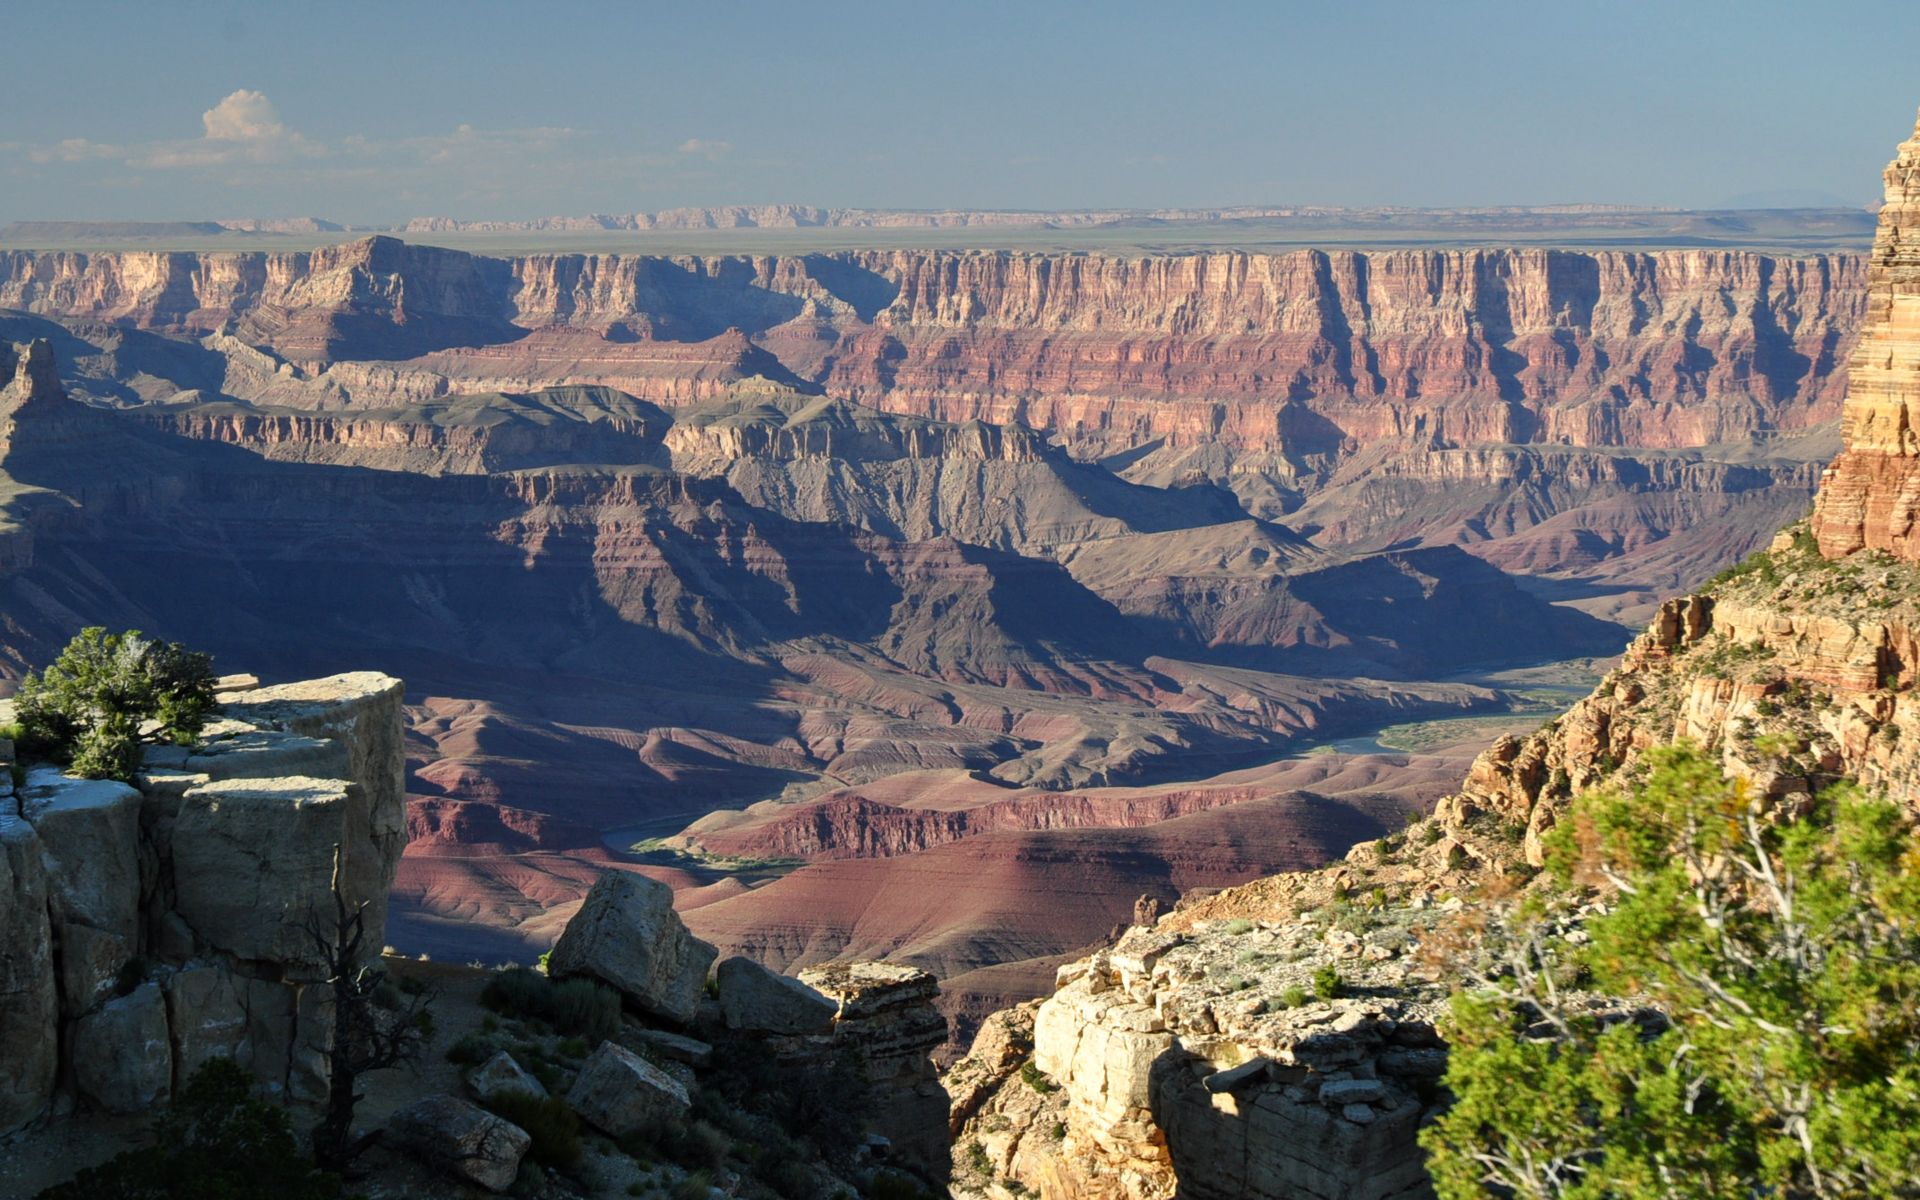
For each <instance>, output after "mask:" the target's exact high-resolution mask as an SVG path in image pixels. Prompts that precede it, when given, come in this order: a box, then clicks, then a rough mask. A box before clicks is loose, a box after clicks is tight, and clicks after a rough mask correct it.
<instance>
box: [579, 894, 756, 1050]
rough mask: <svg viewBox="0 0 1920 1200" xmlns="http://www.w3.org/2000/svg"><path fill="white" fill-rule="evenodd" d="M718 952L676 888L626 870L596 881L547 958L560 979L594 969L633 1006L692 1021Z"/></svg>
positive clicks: (680, 1020)
mask: <svg viewBox="0 0 1920 1200" xmlns="http://www.w3.org/2000/svg"><path fill="white" fill-rule="evenodd" d="M717 953H718V951H716V950H715V949H714V948H713V947H712V946H709V945H708V944H707V943H705V942H703V941H701V940H700V939H699V938H697V937H694V936H693V935H692V934H691V933H688V932H687V927H686V926H685V925H684V924H682V923H681V921H680V916H679V914H678V913H676V912H674V911H673V889H671V888H669V887H668V886H667V885H666V884H664V883H659V882H657V881H655V880H652V879H648V878H647V877H646V876H644V875H635V874H631V873H629V872H626V871H608V872H606V873H605V874H603V875H601V876H600V878H599V879H598V880H597V881H595V883H594V885H593V890H591V891H589V892H588V893H587V898H586V900H585V901H584V902H582V904H581V905H580V911H579V912H577V913H575V914H574V916H573V919H572V920H571V921H568V922H567V927H566V929H565V930H563V931H562V932H561V934H560V940H559V941H558V942H556V943H555V944H554V947H553V953H552V954H550V955H549V956H548V958H547V971H548V972H549V973H550V974H551V975H553V976H554V977H555V978H562V977H565V976H568V975H590V976H593V977H595V978H598V979H602V980H605V981H606V982H607V983H610V984H612V985H613V986H614V987H616V988H618V989H620V991H621V992H622V993H623V994H624V995H625V996H626V997H627V999H628V1000H630V1001H631V1002H632V1003H633V1004H634V1005H635V1006H636V1007H638V1008H640V1009H642V1010H643V1011H645V1012H649V1013H652V1014H653V1015H654V1016H658V1017H665V1018H667V1019H668V1020H671V1021H678V1022H680V1023H681V1024H686V1023H687V1022H689V1021H691V1020H693V1015H694V1013H695V1011H696V1010H697V1009H698V1008H699V1006H700V997H701V996H702V994H703V993H704V992H705V990H706V985H707V968H709V967H711V966H712V965H713V960H714V957H715V956H716V954H717Z"/></svg>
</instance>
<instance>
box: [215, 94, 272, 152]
mask: <svg viewBox="0 0 1920 1200" xmlns="http://www.w3.org/2000/svg"><path fill="white" fill-rule="evenodd" d="M200 123H201V124H202V125H204V126H206V128H207V140H208V141H211V142H263V141H275V140H277V139H279V138H283V137H285V136H286V135H287V127H286V126H285V125H282V124H281V123H280V114H279V112H277V111H276V110H275V109H274V107H273V101H271V100H269V99H267V97H266V94H265V93H263V92H253V91H248V90H247V89H246V88H241V89H240V90H239V91H237V92H231V93H229V94H228V95H227V98H226V99H224V100H222V101H220V103H218V104H216V105H214V106H213V107H212V108H210V109H208V110H207V111H206V112H203V113H201V114H200Z"/></svg>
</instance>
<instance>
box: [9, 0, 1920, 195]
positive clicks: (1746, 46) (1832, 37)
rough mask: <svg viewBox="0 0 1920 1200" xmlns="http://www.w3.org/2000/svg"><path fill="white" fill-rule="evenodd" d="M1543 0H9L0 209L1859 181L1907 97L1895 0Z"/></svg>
mask: <svg viewBox="0 0 1920 1200" xmlns="http://www.w3.org/2000/svg"><path fill="white" fill-rule="evenodd" d="M1538 9H1539V6H1534V5H1526V4H1520V3H1514V2H1509V0H1465V2H1463V3H1459V4H1455V5H1450V6H1445V7H1440V6H1431V5H1426V4H1415V3H1405V2H1401V3H1387V2H1383V0H1374V2H1372V3H1357V4H1354V5H1349V6H1343V7H1341V8H1340V9H1339V10H1338V11H1321V10H1320V9H1319V8H1317V7H1310V6H1304V5H1255V4H1215V5H1208V6H1203V7H1202V8H1200V9H1199V10H1198V11H1194V12H1186V13H1174V12H1170V11H1167V10H1165V9H1163V8H1158V7H1153V6H1148V5H1141V4H1116V5H1102V6H1099V7H1097V8H1090V7H1085V6H1075V5H1062V4H1054V5H1039V6H1031V5H1000V4H985V5H974V6H970V7H969V8H968V9H967V10H966V11H964V12H931V11H918V10H907V11H897V10H894V9H892V8H888V7H884V6H875V5H840V6H837V7H836V8H835V9H834V10H833V15H832V16H831V17H827V18H822V17H819V16H817V15H809V14H807V13H801V12H796V11H793V10H791V9H789V8H785V7H780V6H773V5H759V4H750V5H741V6H737V7H734V8H729V9H724V10H711V11H710V10H706V9H702V10H699V11H683V10H680V9H677V8H646V9H614V10H606V9H603V8H601V7H599V6H593V5H586V4H578V3H571V4H568V3H562V4H554V5H550V6H547V7H546V8H545V9H543V10H541V12H540V14H539V16H538V18H537V19H535V20H529V19H528V18H527V17H525V16H524V15H521V14H520V13H518V12H516V11H515V10H514V9H513V8H512V7H510V6H506V5H501V4H495V3H479V4H473V5H463V6H452V5H411V6H407V7H405V8H403V9H400V10H398V11H388V10H387V9H385V8H383V7H380V6H374V5H367V4H345V5H338V6H332V7H330V8H329V9H327V10H326V11H325V12H324V13H317V12H310V11H307V10H303V9H292V8H287V9H282V8H280V7H278V6H270V5H261V4H247V3H229V2H220V3H206V4H195V5H191V6H188V7H187V8H186V10H185V11H184V12H181V11H178V10H175V11H161V10H155V9H151V8H149V7H147V6H136V5H130V4H121V3H110V4H99V5H88V6H70V7H69V8H68V9H67V10H63V11H53V10H51V9H50V8H49V9H35V10H30V11H24V12H19V13H15V14H12V15H11V20H10V25H11V27H12V29H13V31H14V33H15V35H16V38H15V43H14V44H15V45H16V47H36V48H37V52H36V53H31V54H18V55H16V56H15V58H14V59H13V61H12V62H11V63H10V68H9V73H8V79H7V82H6V83H5V84H4V85H0V86H4V89H5V90H4V92H3V93H0V94H4V95H5V96H6V113H7V118H6V120H5V121H4V122H0V174H3V175H4V178H5V180H6V184H5V187H4V188H0V223H5V222H8V221H16V220H142V221H165V220H212V219H231V218H285V217H295V216H315V217H320V218H324V219H328V220H333V221H339V222H342V223H346V224H350V225H362V226H381V225H393V224H397V223H400V222H404V221H405V220H407V219H409V218H412V217H421V216H450V217H454V218H458V219H465V220H526V219H533V218H539V217H548V216H563V215H564V216H577V215H584V214H587V213H593V212H599V213H632V212H653V211H659V210H663V209H669V208H678V207H707V206H723V205H734V204H745V205H760V204H798V205H809V206H818V207H837V208H865V209H894V210H940V209H970V210H1017V211H1048V210H1085V209H1109V208H1111V209H1156V208H1228V207H1236V206H1250V205H1251V206H1257V205H1315V206H1329V207H1352V208H1370V207H1411V208H1460V207H1494V206H1500V207H1507V206H1532V205H1551V204H1617V205H1633V206H1656V207H1671V208H1728V207H1780V206H1822V207H1824V206H1834V207H1861V206H1865V205H1867V204H1869V203H1870V202H1871V201H1872V200H1873V199H1874V195H1875V193H1874V190H1873V189H1872V188H1871V186H1870V181H1872V180H1873V179H1875V178H1876V177H1877V175H1878V170H1879V166H1880V164H1882V163H1883V162H1884V160H1885V154H1886V146H1887V145H1888V144H1889V142H1890V141H1892V140H1899V139H1900V138H1902V137H1904V136H1905V134H1906V131H1907V130H1908V129H1910V128H1911V124H1910V121H1911V115H1912V113H1913V112H1914V106H1915V104H1916V103H1920V87H1916V86H1915V83H1916V80H1914V79H1913V77H1912V76H1913V72H1912V71H1911V70H1910V68H1908V67H1907V66H1906V65H1905V63H1904V62H1903V61H1901V59H1900V57H1899V56H1897V55H1892V54H1888V53H1886V52H1885V47H1887V46H1889V45H1898V44H1904V43H1905V41H1906V40H1907V37H1908V36H1910V35H1913V34H1920V8H1915V7H1914V6H1911V5H1907V4H1899V3H1893V2H1891V0H1864V2H1862V3H1859V4H1855V5H1852V6H1849V10H1848V15H1849V17H1850V18H1851V19H1850V20H1848V21H1846V22H1844V23H1843V22H1837V21H1834V20H1832V19H1831V18H1830V17H1828V16H1827V15H1826V14H1824V13H1822V12H1817V11H1814V10H1811V9H1808V8H1806V7H1805V6H1800V5H1795V4H1790V3H1786V2H1784V0H1755V2H1753V3H1745V4H1731V3H1728V4H1697V5H1691V6H1688V8H1687V10H1686V11H1684V12H1674V11H1671V9H1670V7H1669V6H1665V5H1660V4H1656V3H1651V2H1647V0H1626V2H1623V3H1619V4H1616V5H1613V6H1610V9H1609V11H1607V12H1605V13H1604V14H1596V13H1594V12H1590V11H1580V12H1574V11H1564V12H1563V11H1538ZM1362 47H1364V50H1362V49H1361V48H1362ZM155 63H166V64H174V65H175V69H174V70H173V72H172V75H171V78H172V79H173V80H174V82H173V83H171V84H170V85H168V86H166V87H163V88H161V89H158V90H155V89H154V87H153V85H152V83H151V79H152V71H153V65H154V64H155ZM77 77H84V79H85V87H84V88H76V87H74V86H73V84H72V81H73V80H74V79H75V78H77ZM1756 80H1764V81H1766V83H1765V85H1764V86H1756ZM1443 113H1444V114H1446V116H1445V119H1444V120H1441V119H1440V118H1439V116H1438V114H1443Z"/></svg>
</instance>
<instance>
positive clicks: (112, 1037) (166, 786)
mask: <svg viewBox="0 0 1920 1200" xmlns="http://www.w3.org/2000/svg"><path fill="white" fill-rule="evenodd" d="M401 690H402V689H401V685H400V682H399V681H398V680H396V679H390V678H388V677H386V676H384V675H376V674H371V673H367V674H356V675H341V676H336V677H333V678H329V679H318V680H308V681H306V682H302V683H296V684H288V685H283V686H279V687H272V688H251V687H249V688H248V689H247V690H239V691H227V692H224V693H222V694H221V696H220V700H221V703H222V705H223V708H224V717H223V718H222V719H217V720H216V721H214V722H213V723H212V724H211V725H210V726H209V727H208V728H207V729H206V730H205V731H204V733H203V736H202V740H201V741H200V742H199V743H198V744H196V745H195V746H194V747H192V748H190V749H189V748H183V747H153V748H150V749H149V750H148V751H147V755H146V764H145V767H144V769H143V770H142V772H141V773H140V774H139V775H137V776H136V777H135V780H134V783H133V784H132V785H128V784H123V783H116V782H112V781H93V780H80V779H74V778H71V777H68V776H65V775H62V774H61V773H60V771H59V770H58V769H57V768H54V767H46V766H40V767H35V768H34V769H33V770H31V771H30V772H28V773H27V775H26V778H25V781H24V783H22V784H20V785H18V786H16V785H15V784H14V783H13V782H12V780H11V778H0V914H4V915H5V916H6V918H7V919H6V920H5V921H4V922H0V999H4V1000H5V1003H0V1132H10V1131H12V1130H14V1129H16V1128H18V1127H19V1126H21V1125H24V1124H26V1123H28V1122H30V1121H32V1120H34V1119H35V1118H36V1117H38V1116H40V1115H41V1114H42V1113H44V1112H45V1111H47V1110H48V1107H49V1105H51V1104H54V1103H55V1102H56V1098H58V1099H59V1103H60V1104H62V1105H64V1106H67V1107H69V1108H70V1107H71V1105H72V1102H73V1101H75V1100H78V1101H79V1102H81V1103H83V1104H86V1105H90V1106H92V1107H94V1108H96V1109H104V1110H106V1111H108V1112H114V1113H134V1112H140V1111H143V1110H145V1109H146V1108H148V1107H149V1106H151V1105H154V1104H159V1103H163V1102H165V1100H166V1099H167V1097H168V1096H169V1095H171V1094H172V1093H173V1091H174V1090H175V1089H177V1088H178V1087H179V1086H180V1085H181V1084H182V1083H183V1082H184V1081H185V1080H186V1078H187V1077H188V1076H189V1075H191V1074H192V1072H193V1071H194V1069H195V1068H196V1067H198V1066H199V1065H200V1064H201V1063H203V1062H205V1061H206V1060H207V1059H209V1058H214V1057H226V1058H232V1059H234V1060H236V1061H237V1062H239V1063H240V1064H241V1065H242V1066H245V1067H247V1068H248V1069H250V1070H251V1071H252V1072H253V1073H254V1074H255V1075H256V1076H258V1077H259V1079H260V1080H261V1082H262V1084H263V1085H265V1086H266V1087H268V1088H269V1089H271V1090H273V1091H275V1092H280V1093H284V1094H286V1095H289V1096H292V1097H295V1098H298V1099H305V1100H313V1099H317V1098H318V1097H319V1096H321V1095H322V1094H324V1091H325V1088H326V1082H327V1076H326V1072H327V1066H326V1063H327V1057H326V1055H327V1049H328V1046H329V1045H330V1044H331V1038H332V1024H331V1017H330V1012H331V1009H330V1003H331V995H332V992H331V989H330V986H329V985H328V984H327V983H326V972H325V969H324V967H325V964H324V962H323V961H322V960H320V959H319V958H318V957H317V952H316V947H315V945H314V944H313V942H312V941H311V940H310V939H309V936H308V934H307V932H306V925H305V922H306V920H307V919H308V918H309V916H311V915H313V914H316V913H330V912H331V911H332V904H333V900H332V887H333V884H334V879H335V875H334V871H335V865H336V859H335V855H336V852H337V853H338V854H339V856H340V857H339V859H338V866H339V877H338V878H339V886H340V889H341V894H342V895H343V896H344V897H345V899H346V901H347V902H348V904H350V905H359V906H364V911H365V913H366V935H367V939H368V944H369V947H370V952H371V950H372V948H377V947H378V946H380V945H381V944H382V943H383V936H384V931H385V925H386V904H387V893H388V891H389V889H390V888H391V887H392V886H393V878H394V873H395V871H396V869H397V868H398V866H399V860H400V854H401V851H402V850H403V849H404V847H405V845H406V825H405V820H404V795H403V790H402V789H403V775H404V772H405V760H404V755H403V753H402V748H401V738H402V723H401V709H400V696H401ZM12 757H13V752H12V745H11V743H7V742H0V759H4V760H5V765H7V766H9V767H10V766H11V765H12V761H11V760H12Z"/></svg>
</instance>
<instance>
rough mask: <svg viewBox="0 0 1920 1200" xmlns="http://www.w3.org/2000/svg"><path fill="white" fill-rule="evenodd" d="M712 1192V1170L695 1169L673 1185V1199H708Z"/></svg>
mask: <svg viewBox="0 0 1920 1200" xmlns="http://www.w3.org/2000/svg"><path fill="white" fill-rule="evenodd" d="M712 1193H713V1172H711V1171H695V1172H694V1173H693V1174H691V1175H689V1176H687V1177H686V1178H685V1179H682V1180H681V1181H680V1182H679V1183H677V1184H675V1185H674V1186H673V1200H707V1197H708V1196H709V1195H711V1194H712Z"/></svg>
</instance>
